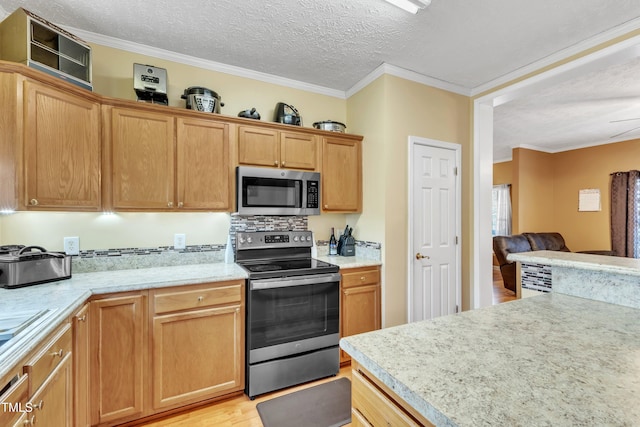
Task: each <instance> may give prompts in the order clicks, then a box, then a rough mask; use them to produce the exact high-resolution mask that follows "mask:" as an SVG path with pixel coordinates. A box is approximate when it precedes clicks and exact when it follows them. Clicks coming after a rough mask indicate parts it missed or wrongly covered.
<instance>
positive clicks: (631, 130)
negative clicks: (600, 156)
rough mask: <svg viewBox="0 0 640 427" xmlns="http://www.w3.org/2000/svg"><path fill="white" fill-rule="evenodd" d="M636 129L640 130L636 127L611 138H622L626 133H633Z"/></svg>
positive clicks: (639, 127)
mask: <svg viewBox="0 0 640 427" xmlns="http://www.w3.org/2000/svg"><path fill="white" fill-rule="evenodd" d="M636 129H640V126H637V127H634V128H633V129H629V130H625V131H624V132H620V133H617V134H615V135H613V136H610V137H609V138H617V137H619V136H622V135H624V134H626V133H629V132H633V131H634V130H636Z"/></svg>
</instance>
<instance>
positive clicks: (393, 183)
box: [0, 45, 473, 326]
mask: <svg viewBox="0 0 640 427" xmlns="http://www.w3.org/2000/svg"><path fill="white" fill-rule="evenodd" d="M93 48H94V67H93V72H94V90H95V92H97V93H100V94H101V95H105V96H112V97H117V98H125V99H135V92H134V90H133V80H132V70H133V63H135V62H137V63H143V64H150V65H154V66H157V67H162V68H166V69H167V73H168V81H169V87H168V93H169V101H170V105H172V106H180V107H182V106H183V105H184V103H183V102H184V101H183V100H181V99H180V95H181V94H182V93H183V90H184V89H185V88H186V87H188V86H196V85H197V86H205V87H208V88H210V89H212V90H215V91H216V92H218V93H219V94H220V95H221V96H222V100H223V101H224V102H225V104H226V105H225V107H223V109H222V113H223V114H225V115H233V116H235V115H236V114H237V113H238V112H239V111H241V110H244V109H247V108H250V107H256V108H257V110H258V111H259V112H260V114H261V115H262V118H263V120H267V121H270V120H272V115H273V110H274V107H275V104H276V103H277V102H280V101H283V102H287V103H290V104H293V105H295V106H296V107H297V108H298V109H299V110H300V113H301V115H302V118H303V124H304V126H307V127H311V125H312V123H313V122H314V121H319V120H328V119H330V120H336V121H341V122H344V123H346V124H347V131H348V132H350V133H355V134H360V135H364V137H365V138H364V142H363V174H364V183H363V184H364V188H363V191H364V200H363V206H364V209H363V213H362V214H357V215H341V214H325V215H321V216H313V217H309V227H310V229H312V230H314V232H315V236H316V238H318V239H328V237H329V230H330V228H331V227H335V228H337V229H338V230H340V229H342V228H344V226H345V224H347V223H348V224H349V225H351V226H353V227H354V235H355V236H356V237H357V238H358V239H360V240H368V241H375V242H381V243H382V248H383V260H382V261H383V298H384V301H383V310H384V313H383V319H384V326H392V325H397V324H402V323H405V322H406V319H407V292H406V289H407V271H406V270H407V265H406V260H407V256H408V254H407V242H408V235H407V233H408V224H407V218H408V213H407V189H408V177H407V164H408V137H409V136H410V135H414V136H420V137H425V138H431V139H437V140H442V141H447V142H453V143H458V144H460V145H461V146H462V162H463V164H462V171H463V172H462V178H463V180H464V181H463V185H462V192H463V194H462V198H463V206H462V212H463V216H464V218H463V230H462V239H461V244H462V245H463V260H462V284H463V307H462V308H463V309H468V308H469V307H470V304H469V299H470V286H471V285H470V280H469V277H470V274H471V269H472V266H471V261H470V254H471V247H470V242H471V236H470V230H471V225H470V224H471V223H472V221H473V218H472V215H468V214H467V215H465V214H464V213H465V212H471V211H472V209H471V205H470V203H471V202H470V201H471V193H472V173H471V168H472V158H473V155H472V152H471V149H470V133H471V130H470V120H471V115H470V101H469V98H467V97H465V96H461V95H456V94H453V93H450V92H446V91H443V90H440V89H435V88H432V87H428V86H425V85H423V84H419V83H415V82H411V81H407V80H404V79H401V78H398V77H393V76H388V75H384V76H382V77H380V78H378V79H377V80H376V81H374V82H373V83H371V84H370V85H369V86H367V87H366V88H365V89H363V90H361V91H359V92H358V93H357V94H355V95H353V96H352V97H351V98H350V99H348V100H345V99H341V98H337V97H332V96H327V95H320V94H317V93H312V92H306V91H302V90H298V89H291V88H286V87H283V86H279V85H275V84H269V83H264V82H260V81H255V80H250V79H247V78H241V77H236V76H231V75H227V74H222V73H217V72H213V71H207V70H203V69H199V68H195V67H191V66H187V65H183V64H179V63H175V62H170V61H166V60H159V59H156V58H150V57H145V56H141V55H137V54H133V53H130V52H125V51H121V50H117V49H112V48H107V47H103V46H97V45H95V46H93ZM467 171H469V172H467ZM228 227H229V215H228V214H212V213H202V214H198V213H195V214H185V213H166V214H158V213H156V214H152V213H149V214H147V213H126V214H120V213H118V214H115V215H112V216H105V215H102V214H99V213H31V212H18V213H15V214H13V215H8V216H2V217H0V243H7V244H8V243H22V244H39V245H42V246H45V247H47V249H50V250H62V249H63V237H64V236H79V237H80V248H81V249H106V248H121V247H145V246H146V247H148V246H168V245H171V244H172V243H173V234H175V233H185V234H186V235H187V244H205V243H225V242H226V233H227V232H228Z"/></svg>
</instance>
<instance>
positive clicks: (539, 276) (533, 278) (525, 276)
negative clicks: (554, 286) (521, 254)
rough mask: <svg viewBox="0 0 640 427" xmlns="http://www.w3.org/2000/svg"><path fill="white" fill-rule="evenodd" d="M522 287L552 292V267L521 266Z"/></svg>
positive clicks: (538, 265) (540, 265) (537, 265)
mask: <svg viewBox="0 0 640 427" xmlns="http://www.w3.org/2000/svg"><path fill="white" fill-rule="evenodd" d="M520 271H521V272H522V287H523V288H525V289H533V290H534V291H540V292H551V267H549V266H548V265H543V264H525V263H522V264H521V269H520Z"/></svg>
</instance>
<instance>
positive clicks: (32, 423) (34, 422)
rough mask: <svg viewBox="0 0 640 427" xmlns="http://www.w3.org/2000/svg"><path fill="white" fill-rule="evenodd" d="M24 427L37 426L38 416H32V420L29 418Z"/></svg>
mask: <svg viewBox="0 0 640 427" xmlns="http://www.w3.org/2000/svg"><path fill="white" fill-rule="evenodd" d="M22 425H23V426H34V425H36V416H35V415H32V416H31V418H27V419H26V420H24V421H23V422H22Z"/></svg>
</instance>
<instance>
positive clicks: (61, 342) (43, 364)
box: [24, 324, 72, 396]
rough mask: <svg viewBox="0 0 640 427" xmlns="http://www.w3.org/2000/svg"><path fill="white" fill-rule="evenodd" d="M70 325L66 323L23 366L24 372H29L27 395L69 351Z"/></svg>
mask: <svg viewBox="0 0 640 427" xmlns="http://www.w3.org/2000/svg"><path fill="white" fill-rule="evenodd" d="M71 338H72V334H71V325H70V324H66V325H65V326H64V327H63V328H62V329H61V330H60V331H59V332H58V333H56V334H55V335H54V337H53V338H52V339H51V340H50V341H49V343H48V344H46V345H45V346H44V348H43V349H42V350H41V351H40V352H38V354H37V355H36V356H35V357H34V358H33V359H32V360H31V361H30V362H29V363H27V364H26V365H25V366H24V372H25V373H28V374H29V396H32V395H33V394H34V393H35V392H36V391H37V390H38V388H40V386H41V385H42V383H43V382H44V380H45V379H46V378H47V377H48V376H49V374H51V372H52V371H53V370H54V369H55V368H56V367H57V366H58V365H59V364H60V362H62V360H63V359H64V358H65V356H66V355H67V354H68V353H71V343H72V339H71Z"/></svg>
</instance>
